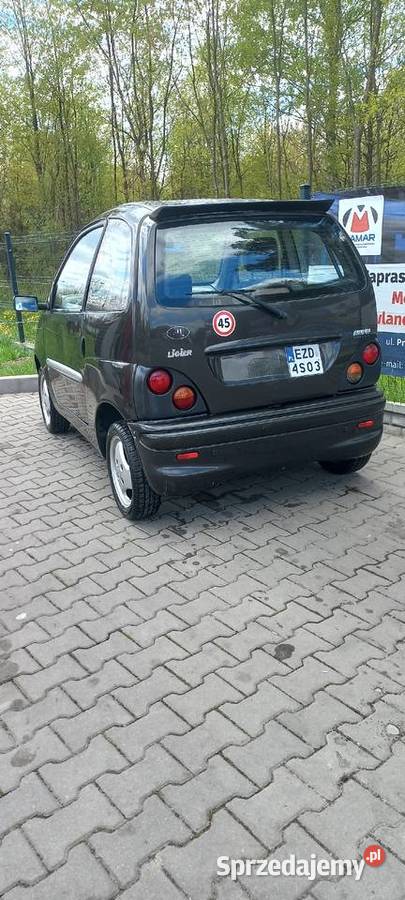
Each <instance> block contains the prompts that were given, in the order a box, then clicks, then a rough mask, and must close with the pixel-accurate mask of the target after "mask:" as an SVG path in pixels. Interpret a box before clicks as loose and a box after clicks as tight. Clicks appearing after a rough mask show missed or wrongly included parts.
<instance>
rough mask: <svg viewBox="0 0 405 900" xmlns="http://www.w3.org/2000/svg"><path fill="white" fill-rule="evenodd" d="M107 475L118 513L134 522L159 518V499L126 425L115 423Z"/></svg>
mask: <svg viewBox="0 0 405 900" xmlns="http://www.w3.org/2000/svg"><path fill="white" fill-rule="evenodd" d="M106 451H107V452H106V456H107V466H108V474H109V476H110V481H111V487H112V490H113V494H114V497H115V501H116V504H117V506H118V509H119V510H120V512H121V513H122V515H123V516H125V517H126V518H127V519H131V520H132V521H134V520H137V521H139V520H140V519H149V518H151V517H152V516H154V515H156V513H157V511H158V509H159V506H160V497H159V495H158V494H156V493H155V491H153V490H152V488H151V486H150V484H149V482H148V481H147V479H146V476H145V472H144V470H143V466H142V463H141V460H140V458H139V453H138V451H137V449H136V446H135V443H134V440H133V437H132V434H131V432H130V430H129V428H128V426H127V425H125V424H124V423H122V422H114V423H113V425H111V426H110V428H109V429H108V434H107V446H106Z"/></svg>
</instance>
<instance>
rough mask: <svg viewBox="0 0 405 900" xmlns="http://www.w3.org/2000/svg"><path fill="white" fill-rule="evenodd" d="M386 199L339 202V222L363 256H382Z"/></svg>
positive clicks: (355, 199) (354, 198) (360, 199)
mask: <svg viewBox="0 0 405 900" xmlns="http://www.w3.org/2000/svg"><path fill="white" fill-rule="evenodd" d="M383 216H384V197H383V195H382V194H379V195H376V196H371V197H345V198H344V199H342V200H339V222H340V224H341V225H343V227H344V228H345V229H346V231H347V233H348V235H349V237H351V239H352V241H353V243H354V244H355V245H356V247H357V249H358V251H359V253H360V254H361V256H380V254H381V241H382V224H383Z"/></svg>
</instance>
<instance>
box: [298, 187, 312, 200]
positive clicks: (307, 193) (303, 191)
mask: <svg viewBox="0 0 405 900" xmlns="http://www.w3.org/2000/svg"><path fill="white" fill-rule="evenodd" d="M310 199H311V185H310V184H300V200H310Z"/></svg>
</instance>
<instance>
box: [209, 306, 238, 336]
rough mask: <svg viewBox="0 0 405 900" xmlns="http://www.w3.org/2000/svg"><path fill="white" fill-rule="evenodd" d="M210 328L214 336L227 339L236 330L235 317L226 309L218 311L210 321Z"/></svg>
mask: <svg viewBox="0 0 405 900" xmlns="http://www.w3.org/2000/svg"><path fill="white" fill-rule="evenodd" d="M212 327H213V329H214V331H215V334H218V335H219V337H229V335H230V334H233V332H234V331H235V328H236V319H235V316H234V315H233V314H232V313H231V312H228V310H227V309H220V310H219V312H216V313H215V316H214V318H213V320H212Z"/></svg>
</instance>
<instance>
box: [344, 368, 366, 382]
mask: <svg viewBox="0 0 405 900" xmlns="http://www.w3.org/2000/svg"><path fill="white" fill-rule="evenodd" d="M362 375H363V367H362V366H361V365H360V363H351V365H350V366H348V367H347V369H346V377H347V380H348V381H350V384H356V383H357V382H358V381H360V378H361V377H362Z"/></svg>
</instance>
